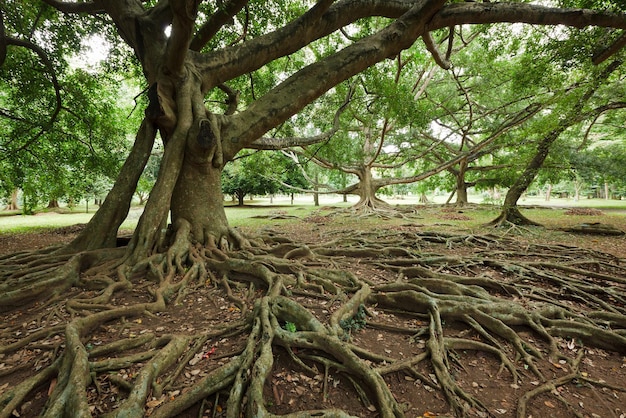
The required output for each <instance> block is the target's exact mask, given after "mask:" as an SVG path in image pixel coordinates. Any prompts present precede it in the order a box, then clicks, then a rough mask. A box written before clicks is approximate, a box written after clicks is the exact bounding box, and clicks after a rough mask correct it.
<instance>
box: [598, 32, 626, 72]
mask: <svg viewBox="0 0 626 418" xmlns="http://www.w3.org/2000/svg"><path fill="white" fill-rule="evenodd" d="M625 46H626V32H624V33H623V34H622V36H620V37H619V38H617V40H616V41H615V42H613V44H612V45H611V46H609V47H608V48H605V49H603V50H602V51H600V52H598V53H596V54H594V55H593V57H592V58H591V62H592V63H593V65H600V64H601V63H603V62H604V61H606V60H607V59H609V58H610V57H611V56H613V55H615V54H617V53H618V52H619V51H620V50H621V49H622V48H624V47H625Z"/></svg>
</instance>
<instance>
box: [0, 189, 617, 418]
mask: <svg viewBox="0 0 626 418" xmlns="http://www.w3.org/2000/svg"><path fill="white" fill-rule="evenodd" d="M253 203H255V205H248V206H245V207H243V208H239V207H229V208H227V215H228V217H229V219H230V222H231V224H232V225H233V226H236V227H237V228H239V229H240V230H241V231H242V232H244V233H246V234H250V235H254V234H257V233H259V231H264V233H268V231H269V232H270V233H271V234H275V235H281V236H286V237H291V238H295V239H296V240H297V241H298V242H300V243H302V244H307V245H310V246H314V245H316V244H318V243H320V242H323V241H328V240H333V239H339V240H341V239H343V238H342V237H349V239H353V238H354V237H356V236H359V235H360V236H366V235H367V234H369V233H371V231H386V232H387V235H384V236H389V233H391V235H393V234H398V235H405V236H409V234H413V233H416V234H418V233H419V234H421V233H422V232H424V231H429V234H432V236H437V235H440V236H443V237H446V236H448V237H449V236H451V235H458V236H466V237H489V238H486V239H484V240H480V239H478V240H475V241H474V242H478V243H480V242H482V243H485V242H496V241H497V242H498V243H499V245H500V246H494V247H489V248H486V247H485V246H483V245H470V246H466V245H463V244H454V245H451V244H450V243H451V241H446V240H443V241H441V243H439V244H438V243H436V242H434V241H433V242H430V243H429V244H427V245H425V246H424V247H423V248H422V250H423V251H424V253H432V254H437V255H438V256H449V257H465V259H471V258H472V257H474V256H476V257H479V256H484V254H485V253H488V252H493V251H498V252H501V253H502V254H503V257H507V255H506V254H508V253H509V252H510V253H511V254H512V253H513V252H517V253H519V252H520V251H526V250H528V252H532V253H533V254H534V255H533V257H536V258H537V259H539V258H541V256H542V254H541V252H542V251H541V250H537V249H544V250H545V256H546V257H550V256H551V255H550V253H551V252H552V251H554V252H555V253H557V252H559V253H563V252H565V253H567V252H571V256H572V258H573V259H575V258H576V254H577V253H578V252H580V254H587V251H591V252H595V253H601V254H605V255H607V256H608V257H612V258H614V259H616V260H618V261H619V262H621V263H622V264H623V262H625V261H626V238H625V237H624V236H623V235H621V236H619V235H616V236H610V235H602V234H600V235H596V234H593V235H586V234H578V233H574V232H567V231H566V230H567V229H571V228H576V227H579V226H580V225H588V224H594V223H600V224H604V225H612V226H613V227H615V228H616V229H618V230H621V231H626V206H625V207H623V208H622V207H621V202H604V203H602V202H601V203H600V204H594V205H593V206H596V208H594V209H586V208H584V206H586V205H585V203H593V202H584V201H583V202H572V201H565V200H558V199H557V200H556V201H554V200H553V201H552V202H551V205H549V206H548V205H543V206H532V207H529V208H527V209H524V210H523V213H524V214H525V215H526V216H528V217H529V218H531V219H533V220H535V221H538V222H540V223H542V224H543V225H544V226H545V228H539V227H524V228H521V227H512V226H511V227H510V228H500V229H499V230H497V231H496V230H493V229H489V228H488V227H485V226H483V225H484V224H485V223H487V222H488V221H490V220H491V219H493V218H495V217H496V216H497V214H498V207H497V206H485V205H470V206H468V207H464V208H457V207H452V206H444V205H440V204H430V205H425V206H424V205H408V207H410V208H411V211H409V212H411V215H410V216H398V217H388V218H387V217H385V218H382V217H372V216H368V217H363V218H360V217H356V216H350V215H347V216H346V215H345V214H343V215H342V214H339V213H338V210H339V209H342V208H345V204H342V203H338V202H337V203H330V204H326V205H323V206H321V207H313V206H312V205H309V204H304V205H303V204H297V205H295V206H291V205H289V204H286V202H282V201H280V200H277V201H274V202H273V204H271V205H270V204H268V202H267V201H256V202H253ZM397 203H402V204H403V207H404V208H405V209H406V208H407V205H406V204H405V203H406V202H397ZM609 203H610V205H609ZM572 206H575V207H572ZM598 206H601V208H600V209H598V208H597V207H598ZM139 213H140V209H133V210H132V211H131V215H130V216H129V220H128V223H127V224H126V229H125V230H124V231H123V232H125V233H130V231H131V230H132V226H133V219H136V218H137V217H138V214H139ZM404 213H407V212H406V211H405V212H404ZM88 217H89V214H79V213H70V214H68V213H64V214H58V213H43V214H40V215H36V216H30V217H22V216H19V215H17V216H0V255H2V254H6V253H9V252H15V251H24V250H33V249H36V248H42V247H45V246H49V245H58V244H62V243H64V242H67V241H69V240H71V239H72V238H73V237H74V236H75V235H76V233H77V232H78V231H79V230H80V224H81V223H84V222H86V220H87V219H88ZM29 221H30V222H29ZM34 224H39V227H36V228H34V229H33V228H32V225H34ZM77 224H78V225H77ZM44 226H45V228H44ZM51 226H52V227H51ZM380 236H383V235H380ZM493 237H496V239H495V240H492V238H493ZM468 241H469V240H468ZM531 248H534V249H535V250H530V249H531ZM581 257H582V256H581ZM361 261H362V260H359V259H358V258H351V257H344V258H343V259H340V260H338V261H337V260H336V261H335V262H336V263H337V264H338V267H339V268H340V269H347V270H350V271H351V272H353V273H354V274H356V275H357V276H358V277H360V278H363V279H366V280H368V281H370V282H373V283H380V282H384V281H394V280H395V279H396V278H394V277H390V276H389V273H388V271H381V270H380V269H377V268H376V267H375V264H372V263H367V262H361ZM455 268H462V267H459V266H456V267H451V268H450V269H451V270H454V269H455ZM443 271H444V272H445V269H444V270H443ZM485 274H486V275H489V274H492V273H490V272H488V271H485ZM126 298H128V300H126V301H125V302H124V303H129V302H132V300H131V299H132V295H128V296H126ZM298 298H299V299H300V300H299V301H300V302H301V303H303V304H304V305H305V306H310V307H311V310H312V311H314V312H317V313H318V314H319V315H320V316H321V317H324V315H325V314H327V313H328V311H327V309H326V307H325V306H323V305H325V304H326V303H327V302H326V301H324V302H321V303H320V302H319V301H316V300H315V299H310V300H306V298H307V297H306V296H299V297H298ZM316 303H318V304H319V305H317V306H315V305H316ZM328 309H332V308H331V307H330V306H328ZM367 313H368V318H367V320H366V322H367V325H365V327H364V328H363V329H356V328H355V331H354V333H353V334H352V336H351V341H350V343H352V344H355V345H356V346H359V347H366V348H367V349H369V350H371V351H373V352H375V353H376V354H377V355H380V356H381V358H383V357H385V356H387V357H389V358H394V359H403V358H410V357H411V356H415V355H418V354H419V353H420V350H423V348H424V344H425V341H424V340H423V339H421V338H419V336H417V335H415V332H413V334H412V333H411V330H413V331H415V330H419V329H420V325H421V321H422V320H421V319H420V318H419V317H417V316H413V317H411V316H405V315H400V314H397V313H394V312H392V311H389V310H384V309H377V307H376V306H368V312H367ZM236 315H237V309H236V307H233V305H232V303H229V302H228V300H227V298H225V297H224V296H223V295H220V294H219V293H218V292H216V291H215V289H212V288H209V287H206V288H204V287H203V288H200V289H198V291H197V292H195V293H193V294H190V295H188V296H187V297H186V299H185V303H183V304H181V305H176V306H173V307H172V308H171V309H170V310H169V311H168V312H165V313H163V314H162V315H160V316H159V317H158V318H144V319H143V320H137V321H136V322H129V323H128V324H127V325H126V327H125V328H124V331H123V332H124V336H126V337H133V336H137V335H141V334H142V333H144V332H156V333H167V332H181V331H182V332H184V331H185V330H188V331H189V332H192V331H201V330H208V329H210V327H211V326H212V325H214V324H216V323H219V322H224V321H230V320H234V318H235V316H236ZM27 317H28V315H27V313H25V312H12V313H11V314H10V315H9V316H7V317H4V318H3V320H2V322H5V323H4V324H2V328H6V327H7V324H6V323H7V322H12V321H16V320H17V321H23V320H24V318H27ZM24 327H25V330H26V329H28V327H29V325H28V324H27V323H26V322H25V323H24ZM444 330H445V332H446V335H447V336H449V337H456V336H459V337H460V336H462V335H464V334H465V333H467V330H465V329H463V328H462V327H458V326H457V324H455V323H450V324H444ZM516 331H517V332H518V333H519V334H520V335H521V336H523V338H524V339H525V340H526V341H531V342H533V343H536V345H537V346H538V347H540V349H546V351H547V347H544V346H542V343H541V342H540V341H538V340H537V339H536V337H535V336H534V335H533V334H532V332H531V331H530V330H528V329H519V330H516ZM111 338H114V337H112V336H111V334H110V333H108V332H107V329H102V330H100V332H98V333H96V334H95V335H94V336H93V344H94V345H100V344H105V343H107V342H108V340H110V339H111ZM239 343H240V342H238V341H230V340H229V339H228V338H224V339H222V340H220V341H216V342H213V344H212V345H211V346H210V347H209V346H207V347H206V349H207V350H206V354H205V355H204V356H201V357H199V358H198V359H196V358H194V359H192V360H191V361H189V367H188V369H189V370H187V371H185V373H184V375H183V377H182V378H183V380H186V381H187V382H186V383H187V384H189V385H192V384H193V381H194V379H200V378H201V377H202V375H203V374H204V370H203V367H202V366H203V363H206V362H211V361H215V362H218V363H219V362H220V361H221V360H220V358H228V355H229V353H232V352H235V351H236V350H237V349H236V346H237V344H239ZM558 344H559V348H560V349H561V352H564V353H566V355H568V356H571V359H567V360H564V359H551V358H547V357H545V358H544V359H542V360H541V361H538V362H537V366H538V368H539V369H540V371H541V373H542V375H543V379H539V378H537V377H536V376H534V375H533V374H532V373H530V372H528V373H524V374H522V375H521V376H520V378H519V379H518V380H515V379H512V378H511V375H510V374H508V373H507V372H506V371H504V372H503V371H502V370H501V365H500V363H499V361H498V360H497V359H496V358H494V357H493V356H491V355H490V354H489V353H486V352H482V351H478V352H476V351H471V350H463V349H458V350H456V352H455V353H454V356H453V357H454V358H455V359H456V361H455V364H452V365H451V366H450V367H451V369H452V370H454V379H455V382H456V384H458V385H459V386H460V387H462V388H463V389H464V390H465V391H466V392H468V393H470V394H472V395H473V396H476V397H477V398H479V399H481V401H482V402H483V403H484V404H485V406H486V408H487V410H488V411H489V412H490V414H491V415H492V416H501V417H516V416H517V414H518V412H516V411H517V410H518V406H519V404H520V402H524V403H525V404H526V407H525V414H524V417H525V418H527V417H534V418H540V417H577V416H579V417H590V418H596V417H616V418H624V417H625V416H626V357H625V355H626V353H625V352H621V353H620V352H611V351H606V350H602V349H595V348H588V347H584V346H583V345H581V344H580V342H578V341H574V340H568V339H567V338H562V339H559V340H558ZM0 345H2V342H1V341H0ZM583 352H584V358H583V357H582V354H583ZM38 353H41V351H38V350H37V349H33V348H27V349H25V350H21V351H19V352H17V353H15V354H12V355H8V356H2V357H0V393H2V391H3V390H6V388H7V387H10V386H11V385H13V384H15V383H16V382H18V381H19V380H20V379H22V378H23V377H24V374H22V372H16V373H12V374H8V375H6V374H4V373H3V369H5V370H6V369H10V368H11V367H13V366H14V365H15V364H16V363H28V364H30V363H32V364H33V365H34V364H37V362H38V361H39V360H41V361H44V359H39V360H38V359H37V355H38ZM579 356H581V358H583V361H582V362H581V364H577V363H576V362H575V359H576V358H578V357H579ZM512 357H513V355H512ZM275 358H276V361H275V363H274V371H273V379H272V380H271V382H269V383H267V384H266V388H265V393H266V397H267V398H268V399H269V402H268V403H269V404H270V405H271V406H272V407H273V408H274V410H273V412H275V413H286V412H289V411H291V410H292V408H293V407H294V406H296V405H297V406H298V407H303V408H314V407H318V406H319V405H322V404H323V405H326V406H327V407H329V406H334V407H338V408H342V409H345V410H347V411H350V412H351V413H352V414H354V415H356V416H363V417H375V416H376V412H375V410H373V409H372V407H371V405H367V402H364V401H363V399H359V395H358V394H355V393H354V391H353V390H351V389H350V383H349V382H347V381H346V379H345V378H344V377H343V375H342V374H341V373H339V372H336V371H331V372H330V374H326V375H324V373H322V372H321V371H320V374H319V375H313V376H312V375H311V373H307V372H305V371H304V370H302V369H301V368H299V366H298V365H296V364H294V363H293V362H292V361H291V360H290V359H289V356H287V355H286V354H285V353H281V352H277V353H275ZM570 360H571V361H570ZM572 364H576V370H574V367H573V366H572ZM134 372H135V370H134V366H130V367H128V368H127V369H126V370H122V371H120V374H121V375H122V378H131V377H132V375H133V373H134ZM419 372H420V373H421V374H420V376H424V377H425V378H426V379H428V378H430V379H433V381H436V379H435V377H434V374H433V373H432V370H429V368H428V367H427V366H424V368H423V370H422V369H419ZM124 374H125V377H124ZM129 376H130V377H129ZM572 376H574V377H572ZM386 382H387V385H388V386H389V387H390V388H391V392H392V393H393V394H394V396H395V397H396V399H397V400H398V401H400V402H401V403H402V404H403V405H404V407H405V413H406V416H408V417H434V416H441V417H446V416H452V412H451V411H450V408H449V406H448V405H447V403H446V401H445V399H444V398H443V396H442V395H441V394H440V393H438V392H437V391H436V390H434V389H433V388H432V387H431V386H429V385H428V384H427V382H423V381H420V379H416V378H415V377H414V376H410V375H408V374H404V375H403V374H401V373H395V374H390V375H389V376H388V377H386ZM47 390H48V389H47V388H43V389H40V390H39V392H38V393H37V394H36V395H35V397H34V398H33V400H32V401H31V403H30V404H29V406H28V407H26V408H25V409H23V410H20V411H15V413H16V414H19V415H21V416H31V415H30V413H32V410H29V409H28V408H29V407H30V408H33V410H34V409H35V408H34V406H33V405H36V404H37V403H38V402H39V403H41V402H43V398H45V393H46V392H47ZM106 390H107V388H106V385H104V386H102V387H100V388H99V390H98V393H96V391H95V390H94V393H93V396H92V397H91V398H90V399H92V400H94V399H99V398H98V396H100V395H101V393H100V392H106ZM179 393H180V391H179ZM179 393H177V392H176V391H173V392H171V393H168V394H167V395H166V396H168V397H171V398H174V397H176V396H178V395H179ZM108 395H109V396H108V397H106V396H101V398H102V400H101V401H100V404H98V401H97V400H96V401H95V405H96V406H94V415H96V416H97V415H99V413H100V412H104V411H109V410H111V408H114V405H113V404H114V402H112V401H111V399H113V398H114V396H112V394H111V393H109V394H108ZM161 402H163V399H161V398H153V399H152V400H151V401H150V402H148V403H147V410H146V414H147V415H149V414H150V412H151V409H150V408H157V407H158V406H159V404H160V403H161ZM209 403H210V404H211V408H206V409H205V411H211V413H209V412H204V413H202V412H200V414H198V411H192V412H191V413H190V414H189V415H188V416H190V417H191V416H201V417H209V416H223V415H222V414H223V412H220V411H222V407H221V405H223V399H222V400H220V399H219V398H213V399H211V400H207V405H208V404H209ZM316 405H317V406H316ZM475 412H476V416H488V415H486V414H484V413H483V412H481V411H475ZM16 416H17V415H16Z"/></svg>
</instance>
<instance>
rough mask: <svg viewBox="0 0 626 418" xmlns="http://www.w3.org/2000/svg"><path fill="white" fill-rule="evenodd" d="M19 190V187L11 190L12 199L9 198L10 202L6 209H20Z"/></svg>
mask: <svg viewBox="0 0 626 418" xmlns="http://www.w3.org/2000/svg"><path fill="white" fill-rule="evenodd" d="M18 192H19V190H18V189H14V190H13V191H12V192H11V199H10V200H9V204H8V205H7V206H6V210H18V209H19V206H18V204H17V195H18Z"/></svg>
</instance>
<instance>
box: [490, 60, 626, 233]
mask: <svg viewBox="0 0 626 418" xmlns="http://www.w3.org/2000/svg"><path fill="white" fill-rule="evenodd" d="M620 65H621V61H619V60H615V61H612V62H610V63H609V64H608V65H606V66H604V67H603V68H600V69H596V71H592V72H591V74H589V77H590V79H589V80H588V81H586V82H583V81H581V80H579V81H577V82H576V83H575V85H576V86H575V87H577V88H574V86H573V88H572V89H571V91H568V92H567V93H566V97H565V98H564V99H563V100H562V101H561V102H560V103H561V105H562V106H564V108H559V107H556V108H555V109H553V111H552V112H551V113H550V114H549V115H547V116H546V117H545V118H544V120H543V121H541V122H540V124H541V125H543V129H544V130H543V131H540V134H539V135H540V138H541V139H540V141H538V143H537V148H536V152H535V154H534V156H533V157H532V159H531V160H530V161H529V162H528V163H527V165H526V167H525V169H524V171H523V172H522V174H521V175H520V176H519V177H518V178H517V180H516V181H515V182H514V183H513V185H512V186H511V187H510V188H509V190H508V192H507V194H506V196H505V198H504V203H503V205H502V211H501V213H500V215H499V216H498V217H497V218H496V219H494V220H493V221H492V222H491V224H494V225H496V226H499V225H502V224H506V223H511V224H514V225H538V224H537V223H536V222H534V221H532V220H530V219H528V218H526V217H525V216H524V215H523V214H522V213H521V212H520V211H519V208H518V207H517V201H518V200H519V199H520V198H521V196H522V194H523V193H524V192H525V191H526V190H527V189H528V187H529V186H530V184H531V183H532V182H533V180H534V179H535V178H536V176H537V173H538V171H539V170H540V169H541V167H542V165H543V163H544V161H545V160H546V158H547V157H548V153H549V152H550V148H551V146H552V144H553V143H554V142H555V141H556V140H557V139H558V138H559V137H560V136H561V134H563V132H565V131H566V130H567V129H569V128H571V127H572V126H575V125H577V124H579V123H581V122H583V121H585V120H591V119H593V118H595V117H597V116H599V115H601V114H603V113H605V112H607V111H609V110H613V109H620V108H623V107H625V106H626V102H623V101H622V97H621V96H618V97H615V96H614V95H613V91H612V90H611V89H608V91H607V90H603V89H601V86H602V84H603V83H606V81H607V80H608V79H609V78H610V77H611V76H612V75H613V73H614V72H615V71H616V70H617V69H618V68H619V67H620ZM579 84H582V86H580V87H579V86H578V85H579ZM594 96H595V99H597V100H599V103H598V102H594V100H593V99H594ZM589 102H591V105H592V106H593V105H595V107H590V106H589Z"/></svg>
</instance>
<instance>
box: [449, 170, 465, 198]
mask: <svg viewBox="0 0 626 418" xmlns="http://www.w3.org/2000/svg"><path fill="white" fill-rule="evenodd" d="M449 171H450V172H451V173H452V174H453V175H454V179H455V181H456V205H457V206H465V205H467V204H468V200H467V183H466V182H465V173H466V172H467V159H463V160H461V161H460V162H459V168H458V170H456V169H452V170H449Z"/></svg>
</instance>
